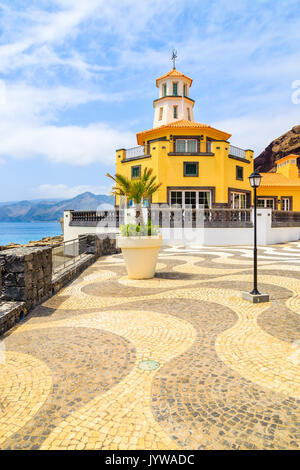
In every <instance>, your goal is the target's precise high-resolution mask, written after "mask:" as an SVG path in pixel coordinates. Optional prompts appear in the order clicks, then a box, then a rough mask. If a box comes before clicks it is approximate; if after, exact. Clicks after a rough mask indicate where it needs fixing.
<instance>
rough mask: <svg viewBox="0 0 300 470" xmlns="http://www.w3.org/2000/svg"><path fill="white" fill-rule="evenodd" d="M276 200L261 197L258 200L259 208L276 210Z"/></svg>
mask: <svg viewBox="0 0 300 470" xmlns="http://www.w3.org/2000/svg"><path fill="white" fill-rule="evenodd" d="M274 205H275V203H274V199H271V198H267V197H259V198H257V207H260V208H264V209H274Z"/></svg>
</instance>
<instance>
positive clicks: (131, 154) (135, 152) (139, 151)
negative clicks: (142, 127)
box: [126, 145, 145, 159]
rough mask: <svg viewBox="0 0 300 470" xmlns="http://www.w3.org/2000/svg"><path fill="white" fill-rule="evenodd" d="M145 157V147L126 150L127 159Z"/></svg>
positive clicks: (140, 146)
mask: <svg viewBox="0 0 300 470" xmlns="http://www.w3.org/2000/svg"><path fill="white" fill-rule="evenodd" d="M143 155H145V146H144V145H139V146H138V147H132V148H131V149H127V150H126V159H127V158H135V157H142V156H143Z"/></svg>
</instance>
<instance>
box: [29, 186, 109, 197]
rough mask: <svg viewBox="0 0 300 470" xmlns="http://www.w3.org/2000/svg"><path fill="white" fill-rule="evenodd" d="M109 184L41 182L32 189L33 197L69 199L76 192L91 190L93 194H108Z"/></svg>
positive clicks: (75, 194)
mask: <svg viewBox="0 0 300 470" xmlns="http://www.w3.org/2000/svg"><path fill="white" fill-rule="evenodd" d="M110 190H111V187H110V186H89V185H78V186H67V185H65V184H42V185H41V186H38V187H37V188H34V189H33V190H32V194H33V195H34V197H38V198H45V199H71V198H73V197H75V196H78V194H82V193H85V192H91V193H94V194H107V195H109V194H110Z"/></svg>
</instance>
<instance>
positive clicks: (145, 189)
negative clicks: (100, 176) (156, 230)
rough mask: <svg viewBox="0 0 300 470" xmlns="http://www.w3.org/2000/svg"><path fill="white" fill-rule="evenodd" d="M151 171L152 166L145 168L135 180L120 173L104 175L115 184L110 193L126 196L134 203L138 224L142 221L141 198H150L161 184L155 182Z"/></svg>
mask: <svg viewBox="0 0 300 470" xmlns="http://www.w3.org/2000/svg"><path fill="white" fill-rule="evenodd" d="M152 173H153V170H152V168H145V169H144V171H143V173H142V175H141V177H140V178H139V179H135V180H130V179H128V178H127V177H126V176H123V175H121V174H120V173H116V174H115V176H112V175H110V174H109V173H107V175H106V176H108V178H111V179H112V180H113V181H114V182H115V184H116V186H114V187H113V188H112V194H114V195H115V196H127V198H128V199H129V200H130V201H133V202H134V203H135V206H136V219H137V223H140V224H141V223H143V211H142V210H141V203H142V201H143V199H145V198H150V197H151V196H152V194H154V193H155V192H156V191H157V190H158V188H159V187H160V186H161V183H157V182H156V176H155V175H153V174H152Z"/></svg>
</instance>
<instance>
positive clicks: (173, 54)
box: [171, 49, 177, 69]
mask: <svg viewBox="0 0 300 470" xmlns="http://www.w3.org/2000/svg"><path fill="white" fill-rule="evenodd" d="M176 59H177V51H176V49H173V51H172V55H171V60H172V61H173V69H176V67H175V61H176Z"/></svg>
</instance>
